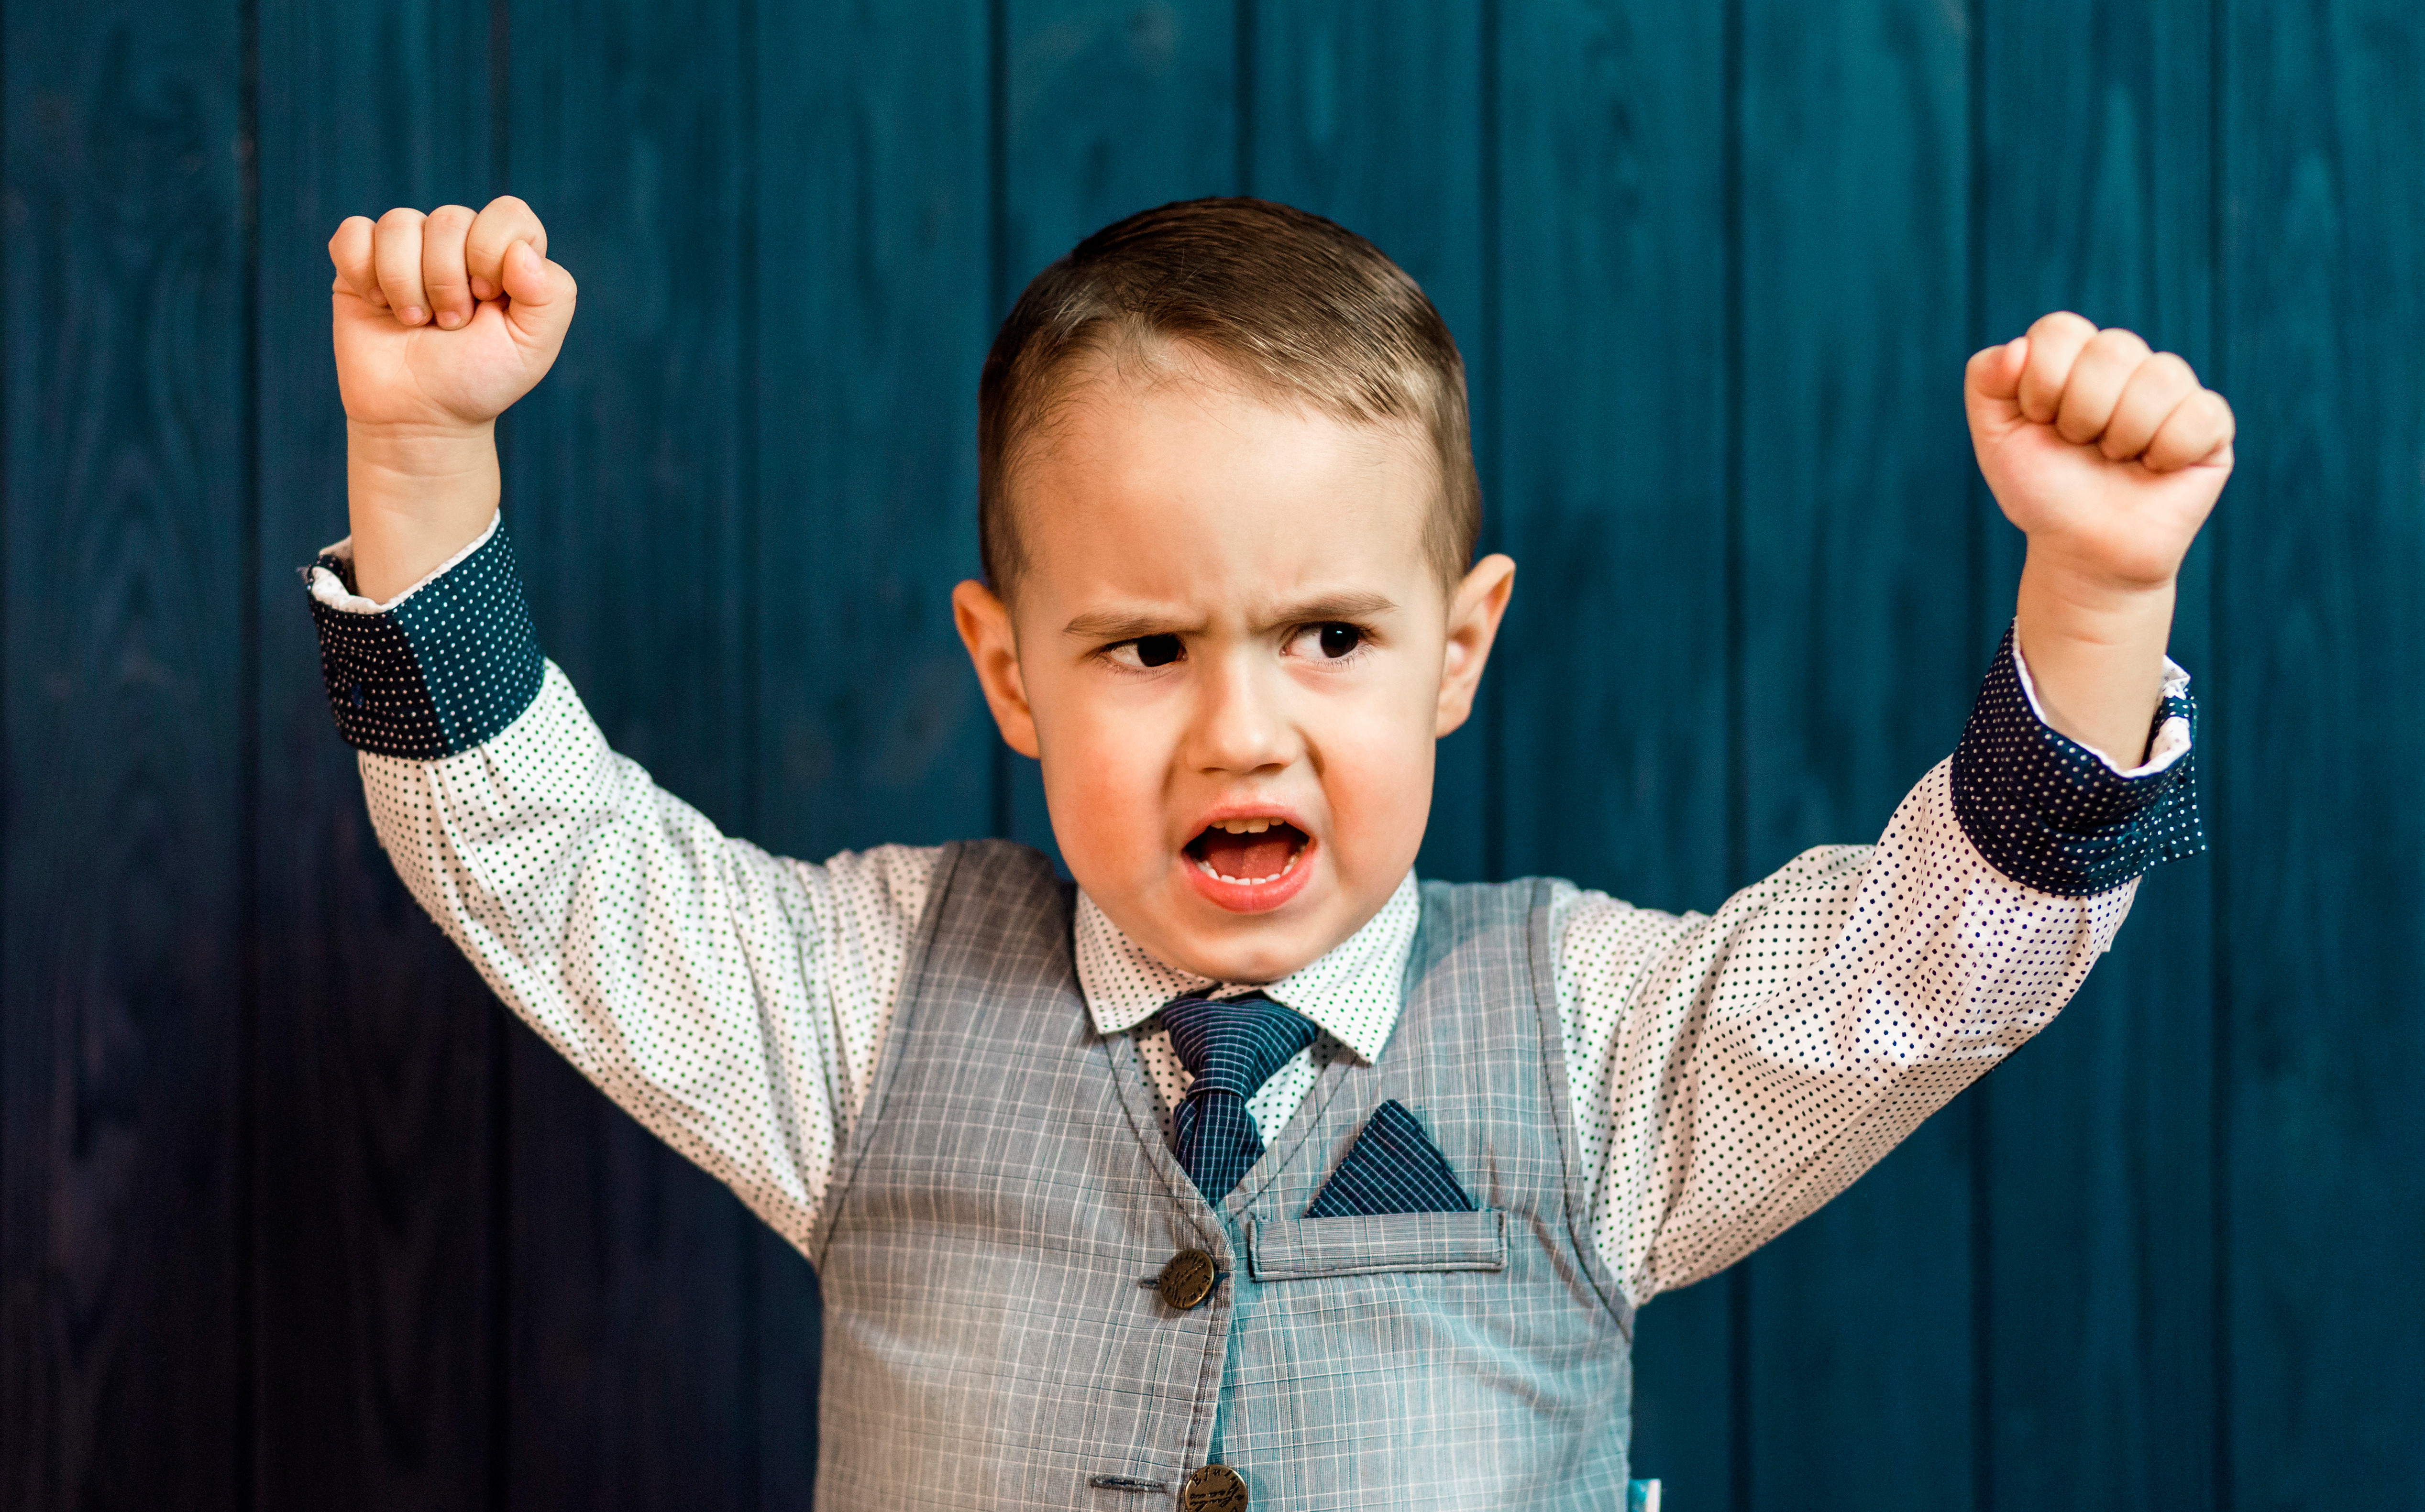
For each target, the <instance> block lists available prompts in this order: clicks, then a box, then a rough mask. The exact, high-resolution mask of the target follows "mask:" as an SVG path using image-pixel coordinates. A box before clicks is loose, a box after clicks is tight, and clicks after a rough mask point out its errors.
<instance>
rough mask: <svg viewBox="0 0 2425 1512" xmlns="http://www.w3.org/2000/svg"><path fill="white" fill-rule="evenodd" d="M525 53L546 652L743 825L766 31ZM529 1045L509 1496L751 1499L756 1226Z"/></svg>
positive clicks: (519, 492) (711, 811) (577, 32)
mask: <svg viewBox="0 0 2425 1512" xmlns="http://www.w3.org/2000/svg"><path fill="white" fill-rule="evenodd" d="M511 38H512V40H511V42H510V47H511V59H512V61H511V101H510V113H509V117H508V121H509V128H508V129H509V131H510V139H509V143H508V161H509V163H510V167H511V176H510V182H509V187H511V188H513V189H514V190H516V191H517V192H519V193H521V194H522V196H523V197H524V198H525V199H529V200H530V201H531V202H532V203H533V204H534V205H535V206H536V207H537V208H538V212H539V214H540V215H541V216H542V217H543V218H544V219H545V220H546V221H547V224H548V227H549V235H550V255H551V256H553V257H554V258H555V259H556V260H557V261H559V262H561V263H564V264H565V265H566V266H568V267H569V268H570V269H571V270H572V271H573V273H574V275H575V277H577V278H578V279H580V280H581V288H582V312H581V316H580V319H579V321H578V322H577V323H576V324H575V326H574V329H573V334H572V337H571V339H570V342H568V343H567V345H566V348H565V352H564V356H563V358H561V360H560V361H559V362H558V363H557V365H556V368H555V371H554V373H553V374H551V375H550V376H549V378H548V380H547V382H546V383H545V384H543V385H541V386H540V388H539V389H538V390H537V391H536V392H535V393H534V394H533V395H532V396H531V397H530V398H529V399H527V400H525V401H524V402H523V403H522V406H518V407H517V409H516V410H515V412H514V414H513V416H512V417H510V418H509V419H508V420H507V421H506V426H505V440H506V522H507V524H508V525H509V526H510V527H511V528H512V529H513V530H514V532H515V535H516V539H517V545H518V548H519V551H520V555H521V557H522V563H523V568H524V572H525V574H526V576H527V578H528V581H529V584H530V590H531V597H532V601H533V608H534V612H535V613H536V614H537V616H538V629H539V639H540V644H541V645H543V646H544V647H545V648H546V649H547V650H548V652H549V654H550V655H552V656H553V657H554V658H555V659H556V661H558V662H559V663H561V664H562V665H563V666H564V668H565V669H566V671H567V672H568V673H569V674H570V676H571V677H572V680H573V682H574V684H575V686H576V687H578V688H579V689H580V690H581V692H582V694H583V696H584V697H585V698H586V700H587V702H588V705H589V708H591V710H592V711H593V712H594V713H595V714H596V715H597V717H598V719H599V722H600V724H601V725H602V727H603V728H604V730H605V732H606V734H607V737H608V739H609V740H612V741H613V742H614V743H615V745H616V747H617V748H618V750H620V751H621V752H623V753H624V754H626V755H628V756H632V757H634V758H635V759H637V760H638V761H640V762H641V763H642V764H643V765H645V766H646V767H648V768H649V770H650V772H651V773H652V774H653V775H654V776H655V777H656V778H657V780H658V781H659V782H661V783H662V784H664V785H665V786H666V788H668V789H669V790H671V791H673V792H675V793H677V794H680V795H681V796H682V797H683V798H684V799H686V800H688V801H689V802H691V803H693V804H696V805H698V806H699V808H701V809H702V810H703V811H705V812H706V813H707V814H708V815H709V816H710V817H711V818H713V819H715V820H716V821H717V822H719V823H722V824H724V825H727V826H728V827H729V826H731V825H733V824H735V823H736V822H738V821H739V820H741V819H743V818H744V817H746V815H747V812H748V808H749V796H750V788H751V785H752V784H751V772H750V771H749V766H750V762H749V754H750V752H751V751H752V749H753V747H754V743H755V742H754V740H753V738H752V733H751V724H750V720H751V714H752V707H753V693H754V690H753V688H752V686H751V681H750V677H749V668H748V654H747V645H748V634H749V629H750V625H751V617H750V614H749V613H748V607H747V606H748V598H749V595H748V593H747V589H746V588H744V587H742V586H741V585H743V584H746V583H747V582H748V581H749V580H750V575H749V573H748V571H747V563H746V561H745V558H744V550H743V549H744V545H745V541H746V522H747V517H748V497H747V490H748V487H749V485H750V481H751V474H750V470H749V466H748V457H749V447H750V444H751V440H752V430H751V427H750V425H749V423H748V420H747V417H748V414H749V410H748V373H749V369H748V365H747V352H748V346H747V332H748V331H749V330H750V329H751V321H752V313H753V312H752V311H751V310H749V309H748V308H747V305H746V303H745V295H746V294H747V287H748V283H747V273H748V270H749V269H750V267H751V266H752V261H753V260H752V251H751V247H750V243H749V234H750V220H749V215H748V210H749V205H748V186H749V183H750V174H751V163H750V149H751V146H752V141H753V138H752V135H751V133H750V131H749V126H748V121H749V116H748V111H749V107H750V104H751V100H750V94H749V88H748V85H747V81H748V80H749V79H750V77H751V72H750V69H749V67H748V57H749V45H750V42H751V40H752V39H751V38H749V37H747V36H745V35H744V34H743V32H742V31H741V29H740V21H739V15H738V9H737V8H710V9H707V10H705V11H700V12H697V13H689V12H677V11H671V10H666V9H665V8H661V7H655V6H650V5H646V4H641V3H637V0H622V3H618V4H613V5H608V6H605V7H598V6H588V5H582V6H575V5H570V4H555V3H552V0H526V3H524V4H520V5H516V6H515V7H514V8H513V11H512V18H511ZM512 1043H513V1046H514V1049H513V1055H512V1061H511V1067H510V1075H511V1087H512V1106H511V1112H510V1122H511V1130H510V1140H509V1144H510V1152H511V1154H510V1161H511V1164H510V1170H509V1173H508V1178H507V1179H508V1184H509V1192H510V1196H511V1218H510V1221H511V1236H510V1251H511V1265H512V1272H511V1274H512V1281H511V1285H510V1293H509V1295H510V1305H511V1308H512V1315H511V1318H510V1320H509V1327H510V1330H511V1340H510V1361H511V1364H510V1380H509V1387H508V1389H509V1391H510V1399H509V1403H508V1406H509V1409H510V1414H511V1415H510V1419H509V1425H508V1429H507V1431H508V1434H509V1455H510V1462H511V1463H510V1470H509V1472H508V1474H507V1476H506V1499H507V1501H508V1502H509V1504H513V1505H517V1506H520V1505H538V1504H548V1505H579V1506H584V1507H598V1508H612V1507H634V1508H638V1507H662V1506H669V1505H677V1504H678V1505H683V1506H694V1507H733V1506H739V1505H742V1504H746V1503H747V1501H748V1500H750V1498H751V1496H752V1494H753V1482H754V1463H753V1461H754V1454H755V1449H754V1442H753V1440H754V1424H755V1403H754V1401H753V1400H752V1399H751V1396H750V1389H751V1385H752V1378H751V1374H750V1371H749V1368H748V1357H747V1353H746V1350H745V1347H744V1341H745V1339H746V1338H747V1336H748V1334H749V1333H750V1331H751V1320H750V1317H749V1314H748V1310H747V1297H748V1291H747V1285H746V1282H747V1278H748V1277H749V1275H750V1274H751V1261H750V1255H751V1253H752V1250H753V1248H754V1245H755V1237H754V1234H753V1232H752V1230H751V1228H750V1227H749V1225H750V1222H751V1220H750V1219H748V1218H746V1217H745V1215H744V1212H743V1209H742V1208H741V1206H740V1204H739V1203H738V1202H736V1201H735V1200H734V1199H733V1198H732V1197H731V1195H730V1194H729V1193H727V1192H725V1191H724V1190H723V1189H722V1188H720V1187H718V1186H716V1185H715V1183H713V1182H711V1181H710V1180H709V1179H708V1178H707V1177H706V1176H704V1175H703V1174H701V1173H700V1172H699V1171H698V1170H696V1169H694V1168H693V1167H691V1166H689V1165H688V1164H686V1163H685V1162H683V1160H682V1159H680V1158H679V1157H678V1156H676V1155H675V1154H672V1152H671V1151H669V1150H668V1149H666V1147H664V1146H663V1145H661V1144H659V1143H658V1142H657V1141H656V1140H655V1139H654V1138H652V1137H650V1136H649V1135H647V1134H645V1133H643V1132H642V1131H641V1130H640V1128H639V1126H638V1125H637V1124H636V1123H634V1122H632V1121H631V1120H630V1119H628V1118H626V1117H625V1116H624V1115H623V1114H621V1113H620V1112H618V1111H616V1110H615V1109H614V1108H613V1107H612V1106H610V1105H609V1104H608V1103H607V1102H606V1100H605V1099H604V1098H603V1097H602V1095H600V1094H599V1093H597V1092H596V1091H595V1090H592V1089H591V1088H589V1087H588V1086H586V1084H584V1083H583V1082H581V1081H580V1080H579V1078H577V1077H576V1076H575V1075H574V1074H572V1072H571V1071H570V1069H569V1068H568V1067H567V1066H566V1065H565V1064H564V1063H563V1062H562V1061H561V1060H559V1059H558V1058H556V1056H555V1054H554V1052H553V1051H551V1050H549V1049H547V1048H546V1047H545V1046H544V1045H542V1044H541V1043H540V1042H539V1041H538V1039H537V1038H536V1037H535V1036H532V1035H528V1034H525V1033H522V1032H519V1031H517V1033H516V1034H515V1035H514V1036H513V1039H512Z"/></svg>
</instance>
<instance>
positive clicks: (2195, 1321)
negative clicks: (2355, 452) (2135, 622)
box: [1972, 0, 2218, 1512]
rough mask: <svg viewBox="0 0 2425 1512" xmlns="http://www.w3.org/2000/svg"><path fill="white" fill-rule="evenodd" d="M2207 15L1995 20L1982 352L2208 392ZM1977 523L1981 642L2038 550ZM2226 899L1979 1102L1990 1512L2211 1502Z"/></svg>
mask: <svg viewBox="0 0 2425 1512" xmlns="http://www.w3.org/2000/svg"><path fill="white" fill-rule="evenodd" d="M2209 9H2210V8H2209V7H2208V6H2206V5H2204V4H2202V3H2194V0H2184V3H2164V4H2155V5H2145V6H2131V7H2111V6H2096V5H2088V4H2073V3H2064V4H2048V5H2039V6H2032V7H2000V6H1999V7H1992V8H1988V9H1987V10H1986V11H1985V12H1984V24H1985V25H1986V32H1985V35H1984V37H1983V46H1982V49H1981V53H1982V56H1983V60H1984V63H1985V73H1984V77H1983V81H1982V86H1983V91H1984V93H1983V98H1982V102H1981V109H1980V118H1981V120H1982V122H1983V127H1984V132H1985V136H1984V143H1983V153H1982V158H1983V167H1984V173H1985V178H1984V183H1983V193H1982V195H1981V198H1980V203H1981V210H1982V213H1983V219H1982V222H1981V225H1982V231H1983V236H1982V240H1981V244H1980V246H1979V248H1978V254H1979V261H1978V266H1979V268H1980V270H1981V272H1982V275H1983V280H1984V281H1983V288H1982V290H1981V291H1980V294H1981V297H1980V299H1979V304H1978V308H1979V309H1980V310H1981V312H1982V320H1983V329H1981V330H1979V331H1977V332H1975V333H1974V337H1973V339H1974V341H1975V342H1978V343H1979V344H1982V345H1983V344H1985V343H1986V342H1993V341H2001V340H2005V339H2007V338H2009V337H2010V336H2012V335H2014V334H2015V333H2017V332H2019V331H2021V330H2023V329H2025V328H2026V327H2027V326H2028V325H2029V323H2030V322H2031V321H2032V320H2033V319H2034V318H2036V317H2037V316H2038V315H2040V314H2043V313H2045V312H2046V311H2047V310H2056V309H2076V310H2081V311H2083V312H2085V313H2087V314H2088V315H2089V316H2090V318H2092V319H2094V320H2096V321H2097V322H2098V323H2099V324H2102V325H2121V326H2130V327H2131V328H2133V329H2136V330H2139V331H2141V332H2142V333H2143V334H2144V335H2145V336H2146V337H2147V338H2148V339H2149V340H2150V341H2152V342H2157V343H2158V344H2160V345H2162V346H2165V347H2169V348H2172V349H2175V350H2178V351H2180V352H2182V353H2183V354H2185V355H2186V356H2188V357H2189V358H2191V360H2192V361H2193V362H2195V363H2197V364H2199V365H2200V366H2201V367H2204V368H2207V369H2208V371H2209V372H2210V371H2211V363H2212V359H2213V355H2214V346H2213V343H2212V342H2211V341H2210V340H2209V339H2208V325H2209V315H2210V311H2211V309H2212V300H2213V290H2214V280H2213V268H2212V264H2211V253H2212V248H2213V236H2212V231H2213V207H2212V201H2211V197H2210V190H2211V186H2212V174H2211V171H2210V167H2211V164H2210V154H2209V142H2210V122H2211V116H2210V113H2209V106H2210V103H2211V102H2210V83H2211V79H2212V76H2213V75H2212V68H2211V64H2212V55H2211V52H2210V50H2209V49H2210V44H2211V40H2212V39H2211V37H2210V35H2209V26H2208V12H2209ZM1979 514H1980V517H1981V518H1982V520H1983V523H1984V525H1985V538H1986V545H1987V546H1988V548H1989V550H1988V553H1987V556H1988V566H1987V569H1986V572H1985V574H1984V580H1983V581H1984V592H1983V606H1982V607H1983V613H1982V619H1983V623H1982V624H1981V626H1980V628H1979V639H1980V640H1981V641H1985V640H1986V639H1988V638H1990V637H1992V636H1994V635H1996V634H1999V633H2000V632H2001V630H2002V628H2003V625H2004V623H2005V622H2006V621H2007V620H2008V619H2009V617H2010V615H2011V613H2012V608H2013V600H2012V591H2013V586H2014V582H2015V578H2016V576H2017V573H2018V569H2019V565H2020V555H2021V545H2022V542H2021V538H2020V535H2019V533H2017V532H2015V531H2014V530H2012V529H2011V528H2010V527H2009V526H2007V525H2005V524H2004V523H2003V522H2002V520H2001V518H2000V517H1998V516H1997V515H1996V514H1995V513H1994V510H1993V506H1992V504H1982V506H1981V507H1980V510H1979ZM2209 561H2210V553H2209V550H2208V548H2207V547H2205V546H2203V545H2202V546H2201V547H2200V548H2199V549H2197V550H2196V551H2195V553H2194V554H2193V555H2192V560H2191V563H2190V565H2189V568H2188V571H2187V573H2186V575H2185V582H2184V591H2183V594H2182V597H2181V602H2180V607H2179V611H2178V613H2177V614H2176V623H2175V629H2174V635H2173V645H2172V651H2173V655H2174V657H2175V658H2176V659H2177V660H2179V661H2181V662H2182V663H2184V664H2185V665H2186V666H2188V667H2189V668H2190V669H2191V671H2192V674H2193V676H2195V677H2196V678H2197V683H2196V687H2195V690H2194V691H2196V692H2199V693H2201V694H2204V693H2206V692H2209V689H2208V683H2209V681H2210V680H2211V677H2212V675H2213V674H2214V673H2215V671H2216V670H2217V668H2216V665H2215V662H2214V660H2213V656H2212V644H2211V640H2210V637H2209V636H2208V623H2207V613H2208V603H2209V599H2208V593H2207V589H2208V572H2207V566H2208V562H2209ZM2209 729H2211V726H2210V725H2209ZM2200 758H2201V759H2202V760H2207V761H2208V772H2212V771H2213V770H2214V769H2213V766H2212V763H2211V758H2210V756H2209V753H2208V752H2203V751H2202V752H2201V753H2200ZM2213 882H2214V873H2213V870H2212V868H2211V867H2209V866H2208V864H2207V863H2206V862H2203V861H2200V862H2192V863H2189V864H2186V865H2179V866H2171V867H2162V868H2160V869H2159V870H2158V871H2157V872H2155V873H2154V874H2152V875H2150V876H2149V877H2147V878H2146V879H2145V880H2144V881H2143V882H2142V883H2141V884H2140V890H2139V896H2138V899H2137V901H2136V902H2135V903H2134V905H2133V906H2132V909H2131V913H2130V922H2129V926H2128V928H2127V929H2125V930H2124V931H2122V933H2121V936H2120V939H2119V942H2118V943H2117V945H2116V947H2115V948H2114V949H2113V951H2112V953H2111V954H2110V955H2108V956H2107V957H2106V958H2105V960H2104V961H2102V962H2100V963H2098V964H2097V966H2096V970H2095V972H2094V973H2093V974H2092V975H2091V976H2090V978H2089V980H2088V984H2087V986H2086V988H2085V989H2084V990H2083V991H2082V992H2081V993H2080V995H2079V996H2078V997H2077V998H2075V999H2074V1000H2073V1002H2072V1004H2071V1006H2070V1007H2069V1008H2067V1009H2066V1010H2065V1011H2064V1015H2063V1017H2062V1018H2061V1019H2059V1020H2058V1021H2057V1022H2056V1023H2055V1025H2054V1027H2052V1028H2050V1029H2048V1031H2047V1032H2046V1033H2045V1034H2043V1035H2041V1036H2040V1037H2039V1039H2038V1041H2037V1042H2035V1043H2032V1044H2031V1045H2029V1046H2028V1047H2027V1048H2025V1049H2024V1050H2023V1051H2021V1052H2020V1053H2019V1054H2018V1055H2016V1056H2015V1057H2014V1058H2012V1060H2011V1062H2010V1063H2009V1064H2007V1065H2005V1066H2003V1067H2002V1068H2000V1069H1999V1070H1998V1071H1997V1072H1996V1073H1995V1074H1994V1075H1993V1076H1991V1077H1990V1078H1988V1080H1987V1081H1986V1082H1985V1083H1984V1084H1983V1085H1982V1086H1981V1087H1980V1089H1979V1090H1977V1091H1976V1092H1974V1093H1973V1094H1972V1095H1973V1097H1974V1098H1977V1099H1980V1100H1981V1101H1982V1102H1983V1106H1984V1110H1985V1118H1984V1121H1983V1125H1980V1124H1974V1127H1982V1126H1983V1130H1984V1140H1983V1149H1982V1150H1980V1151H1979V1152H1977V1154H1978V1156H1979V1164H1978V1167H1977V1169H1978V1170H1979V1171H1980V1172H1981V1175H1982V1178H1983V1188H1982V1191H1983V1197H1984V1212H1983V1218H1984V1225H1983V1227H1984V1232H1985V1233H1986V1235H1987V1239H1988V1248H1987V1251H1986V1254H1985V1256H1984V1257H1983V1258H1984V1265H1983V1269H1982V1275H1983V1278H1984V1280H1985V1281H1986V1287H1985V1291H1984V1294H1983V1298H1982V1302H1983V1320H1984V1329H1983V1336H1982V1344H1983V1355H1982V1357H1981V1360H1980V1365H1981V1369H1982V1370H1983V1378H1982V1385H1983V1391H1984V1393H1985V1396H1984V1404H1985V1407H1986V1409H1987V1422H1988V1428H1989V1432H1988V1436H1987V1439H1986V1441H1985V1443H1984V1444H1983V1453H1984V1454H1985V1455H1986V1456H1987V1461H1986V1463H1987V1474H1986V1475H1985V1477H1984V1488H1985V1489H1986V1492H1987V1495H1988V1498H1989V1504H1991V1505H1994V1506H2008V1507H2009V1506H2050V1505H2064V1506H2075V1507H2102V1508H2114V1509H2117V1512H2118V1509H2121V1508H2158V1507H2164V1508H2182V1509H2184V1512H2186V1509H2190V1508H2205V1507H2211V1506H2213V1505H2215V1504H2216V1488H2215V1484H2214V1478H2213V1470H2214V1460H2215V1424H2216V1412H2217V1408H2218V1400H2217V1396H2216V1360H2215V1352H2214V1328H2213V1317H2214V1314H2213V1308H2214V1299H2215V1292H2214V1247H2213V1235H2214V1193H2215V1174H2214V1169H2213V1160H2212V1155H2213V1141H2212V1139H2211V1137H2210V1135H2211V1115H2212V1091H2213V1075H2214V1062H2213V1035H2212V1021H2211V1009H2210V1003H2211V991H2212V979H2211V974H2210V962H2211V954H2212V930H2211V919H2212V908H2213V897H2212V887H2213ZM1975 1111H1977V1110H1976V1109H1974V1112H1975Z"/></svg>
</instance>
